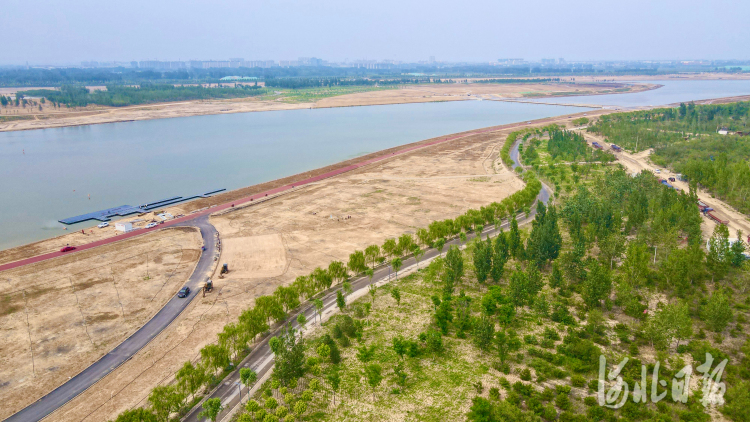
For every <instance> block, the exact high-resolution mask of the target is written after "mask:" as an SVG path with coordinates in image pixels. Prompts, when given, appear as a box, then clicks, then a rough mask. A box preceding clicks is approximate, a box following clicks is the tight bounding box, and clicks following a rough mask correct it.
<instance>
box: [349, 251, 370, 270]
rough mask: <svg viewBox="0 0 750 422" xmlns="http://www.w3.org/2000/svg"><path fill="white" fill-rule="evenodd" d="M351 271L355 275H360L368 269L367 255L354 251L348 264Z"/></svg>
mask: <svg viewBox="0 0 750 422" xmlns="http://www.w3.org/2000/svg"><path fill="white" fill-rule="evenodd" d="M346 265H347V267H349V270H351V272H353V273H354V274H359V273H361V272H362V271H364V270H365V269H367V263H366V258H365V254H364V252H362V251H354V252H353V253H351V254H350V255H349V262H348V263H347V264H346Z"/></svg>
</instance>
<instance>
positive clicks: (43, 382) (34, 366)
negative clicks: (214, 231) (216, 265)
mask: <svg viewBox="0 0 750 422" xmlns="http://www.w3.org/2000/svg"><path fill="white" fill-rule="evenodd" d="M201 244H202V241H201V238H200V234H199V233H198V231H197V230H194V229H191V228H175V229H169V230H164V231H159V232H156V233H153V234H149V235H147V236H144V237H142V238H139V239H131V240H127V241H124V242H121V243H119V242H118V243H116V244H112V245H108V246H105V247H102V248H97V249H95V250H91V251H86V252H81V253H79V254H75V255H70V256H65V257H62V258H58V259H54V260H50V261H46V262H41V263H38V264H33V265H29V266H25V267H21V268H18V269H15V270H11V271H5V272H3V273H2V276H0V280H1V281H2V284H3V287H4V294H3V296H2V299H1V302H0V363H1V364H0V402H2V403H3V406H2V410H0V419H3V418H5V417H8V416H10V415H11V414H12V413H13V412H15V411H17V410H19V409H20V408H22V407H23V406H26V405H28V404H29V403H31V402H33V401H34V400H36V399H37V398H39V397H41V396H42V395H43V394H46V393H48V392H49V391H50V390H52V389H53V388H55V387H56V386H58V385H60V384H62V383H63V382H65V381H67V380H68V379H69V378H70V377H72V376H73V375H75V374H77V373H78V372H80V371H82V370H83V369H85V368H86V367H87V366H89V365H90V364H91V363H93V362H94V361H96V360H97V359H98V358H99V357H101V356H103V355H104V354H106V353H107V352H109V351H110V350H111V349H112V348H113V347H114V346H116V345H117V344H119V343H120V342H121V341H122V340H124V339H125V338H126V337H127V336H129V335H130V334H132V333H133V332H135V331H136V330H137V329H138V328H140V327H141V326H142V325H143V324H144V323H145V322H146V321H148V320H149V319H150V318H151V317H152V316H153V315H154V314H155V313H156V312H157V311H158V310H159V309H161V307H162V306H164V304H165V303H166V302H167V300H168V299H170V298H171V297H172V296H173V295H174V294H175V292H176V291H177V290H178V289H179V288H180V287H181V286H182V284H183V283H184V282H185V280H186V279H187V278H188V276H189V275H190V274H191V273H192V271H193V268H194V267H195V264H196V262H197V261H198V257H199V255H200V254H199V250H198V249H199V247H200V245H201Z"/></svg>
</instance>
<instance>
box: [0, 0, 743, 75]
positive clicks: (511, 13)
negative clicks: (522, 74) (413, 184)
mask: <svg viewBox="0 0 750 422" xmlns="http://www.w3.org/2000/svg"><path fill="white" fill-rule="evenodd" d="M3 12H4V16H6V17H9V18H10V19H5V20H4V22H3V29H4V31H3V32H4V37H3V39H2V41H1V44H0V45H1V46H2V47H0V64H2V65H9V64H13V65H24V64H26V63H27V62H28V63H29V64H30V65H32V64H33V65H74V64H79V63H80V62H82V61H91V60H94V61H114V60H118V61H125V62H130V61H133V60H136V61H141V60H147V59H149V58H151V59H158V60H161V61H178V60H180V61H186V60H190V59H198V58H202V59H203V60H210V59H213V60H217V59H222V58H230V57H244V58H245V59H246V60H275V61H279V60H296V58H298V57H319V58H322V59H324V60H327V61H330V62H343V61H345V60H349V61H352V60H357V59H360V60H378V61H382V60H396V61H401V62H410V63H414V62H417V61H420V60H423V61H429V60H430V56H434V57H435V60H436V61H444V62H473V63H477V62H490V61H495V60H497V59H498V58H504V57H510V58H512V57H524V58H526V60H532V61H539V60H541V59H543V58H545V59H549V58H558V57H565V58H566V60H570V61H591V60H697V59H705V60H717V59H739V60H747V59H750V49H748V48H747V46H748V45H750V31H749V30H748V29H747V23H746V22H745V20H746V17H747V16H750V2H737V1H731V0H715V1H713V2H692V3H685V2H684V1H679V0H662V1H658V2H654V1H651V0H626V1H622V2H607V3H606V4H604V3H602V2H600V1H595V0H569V1H566V2H558V1H553V0H541V1H539V2H534V3H533V4H531V3H521V2H497V1H490V0H478V1H476V2H474V3H472V4H471V7H461V6H459V5H456V4H455V3H448V2H446V3H444V4H440V3H439V2H438V3H429V4H425V3H421V2H408V1H407V2H404V1H393V0H384V1H382V2H380V3H378V5H377V7H372V6H363V5H360V4H357V3H355V2H349V1H343V0H327V1H323V2H320V1H312V0H297V1H290V0H279V1H276V2H244V1H240V0H224V1H222V2H207V1H205V0H183V1H176V0H163V1H160V2H156V3H154V2H147V1H144V0H131V1H129V2H127V3H117V2H104V3H102V2H97V1H94V0H76V1H75V2H69V3H65V4H62V3H59V2H56V1H53V0H39V1H37V2H34V6H33V7H30V6H29V3H28V2H24V1H21V0H6V1H4V2H3ZM11 41H12V42H11Z"/></svg>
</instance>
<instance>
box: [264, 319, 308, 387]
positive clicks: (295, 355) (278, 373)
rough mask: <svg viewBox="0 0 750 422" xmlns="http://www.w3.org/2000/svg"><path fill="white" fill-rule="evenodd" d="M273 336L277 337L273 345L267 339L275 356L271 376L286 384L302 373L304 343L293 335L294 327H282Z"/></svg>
mask: <svg viewBox="0 0 750 422" xmlns="http://www.w3.org/2000/svg"><path fill="white" fill-rule="evenodd" d="M275 338H277V339H278V341H277V342H274V343H275V345H274V344H272V343H271V342H270V341H269V345H270V346H271V350H272V351H273V353H274V354H275V357H276V359H275V364H274V370H273V377H274V379H276V380H278V381H279V382H280V383H281V384H282V385H285V386H286V385H289V383H290V382H291V381H292V380H297V379H298V378H299V377H301V376H302V375H303V374H304V370H303V368H304V362H305V352H304V344H303V340H302V338H301V337H299V336H297V335H295V331H294V329H293V328H291V327H288V326H287V327H283V328H282V329H281V332H280V333H279V336H278V337H275Z"/></svg>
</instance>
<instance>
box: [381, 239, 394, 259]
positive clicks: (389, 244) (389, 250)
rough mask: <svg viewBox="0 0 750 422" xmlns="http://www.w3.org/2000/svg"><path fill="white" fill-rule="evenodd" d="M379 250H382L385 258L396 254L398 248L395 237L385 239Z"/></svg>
mask: <svg viewBox="0 0 750 422" xmlns="http://www.w3.org/2000/svg"><path fill="white" fill-rule="evenodd" d="M381 250H382V251H383V255H385V257H386V258H388V257H390V256H394V255H395V254H396V251H397V250H398V244H397V243H396V239H393V238H391V239H386V240H385V242H384V243H383V247H382V248H381Z"/></svg>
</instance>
